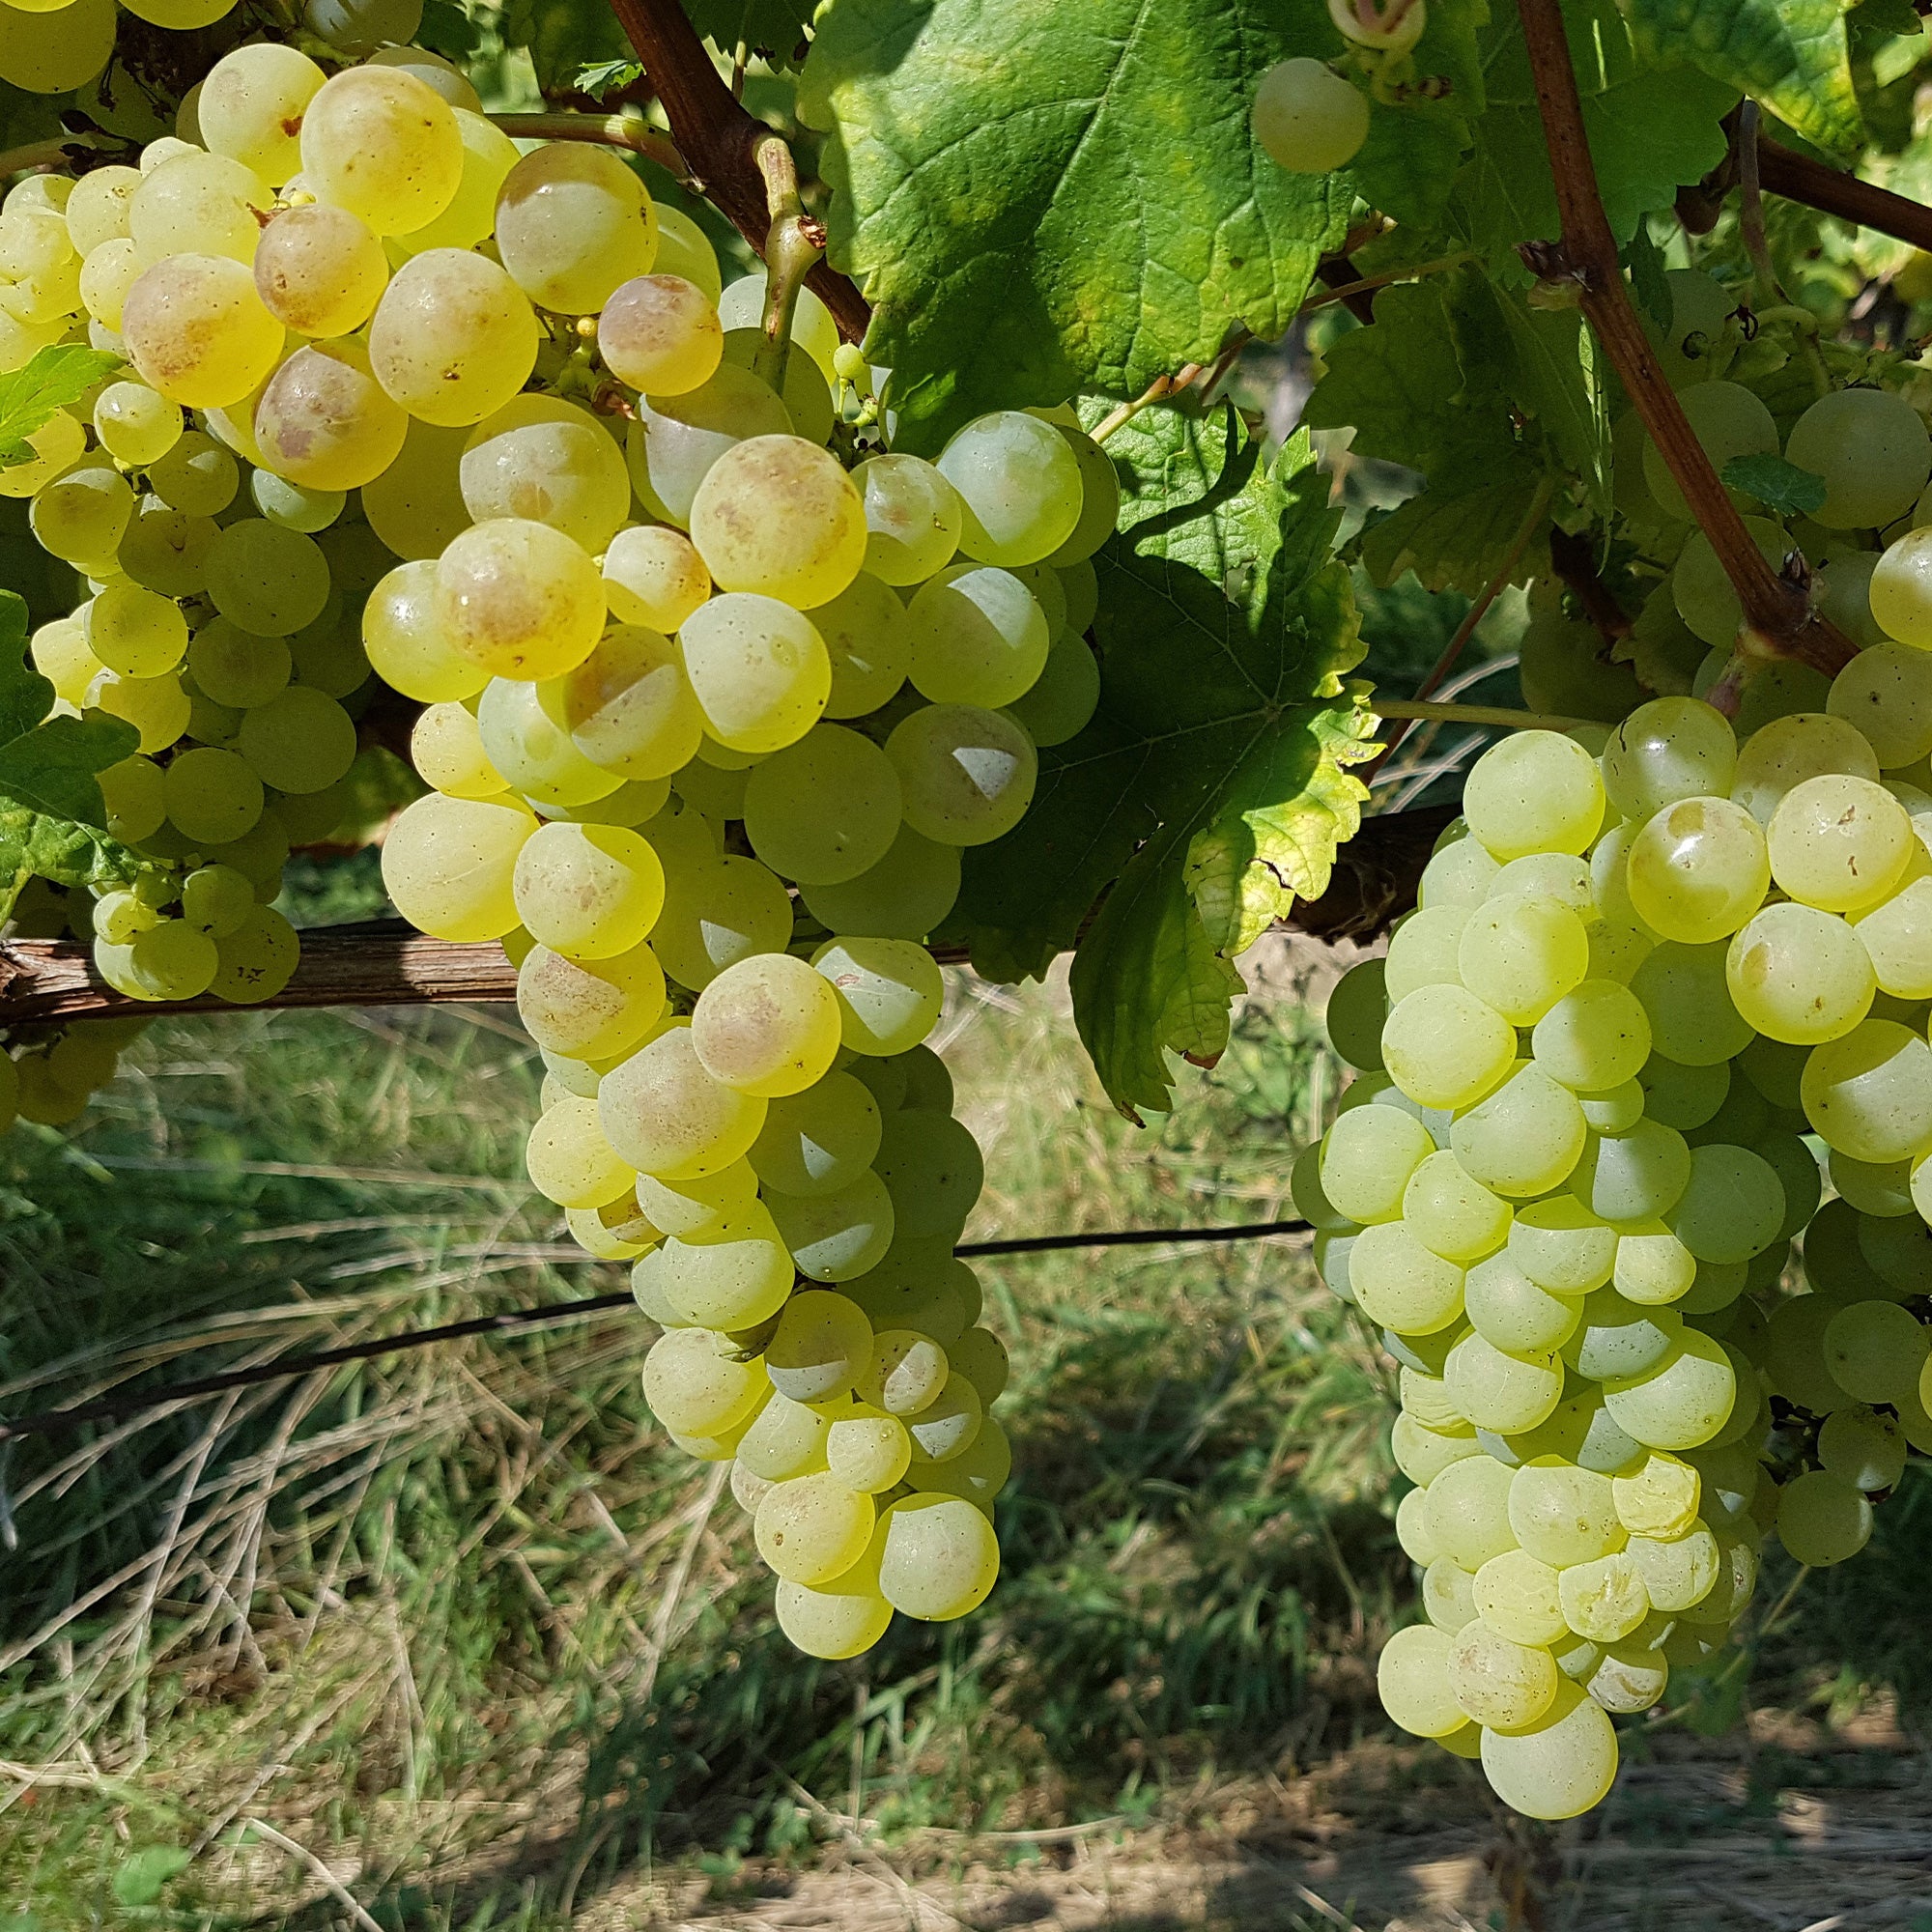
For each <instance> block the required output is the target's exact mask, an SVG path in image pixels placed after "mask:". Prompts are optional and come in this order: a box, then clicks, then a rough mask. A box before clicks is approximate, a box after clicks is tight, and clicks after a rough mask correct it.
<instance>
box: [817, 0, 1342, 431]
mask: <svg viewBox="0 0 1932 1932" xmlns="http://www.w3.org/2000/svg"><path fill="white" fill-rule="evenodd" d="M1291 15H1292V16H1293V17H1289V16H1291ZM1316 18H1317V14H1316V12H1315V10H1314V9H1313V8H1312V7H1311V6H1309V5H1308V4H1306V0H1295V4H1294V5H1293V6H1292V7H1288V8H1284V7H1280V6H1276V5H1273V4H1270V3H1269V0H1161V4H1160V5H1158V6H1152V5H1150V4H1148V0H1083V3H1082V4H1081V5H1078V6H1067V5H1065V4H1064V0H834V4H833V5H832V6H831V7H830V8H829V9H828V10H826V11H825V12H824V13H823V14H822V15H821V17H820V19H819V22H818V38H817V40H816V41H815V42H814V43H813V44H812V49H811V55H810V59H809V60H808V61H807V62H806V65H805V71H804V74H803V77H802V80H801V85H800V94H799V112H800V115H801V117H802V118H803V119H804V120H805V121H806V122H807V123H808V124H809V125H810V126H811V127H814V128H820V129H822V130H824V131H825V133H826V135H827V137H828V138H827V140H826V144H825V149H824V153H823V156H822V158H821V162H820V165H821V169H822V171H823V173H824V176H825V178H826V180H827V181H828V182H829V183H830V184H831V185H832V187H833V189H834V194H833V199H832V205H831V210H830V214H829V222H830V227H831V254H832V259H833V260H834V262H835V263H836V264H837V265H838V267H839V268H841V269H843V270H846V271H847V272H848V273H850V274H852V275H854V276H856V277H857V279H858V280H859V282H860V285H861V286H862V288H863V289H864V291H865V293H866V296H867V298H868V299H869V300H870V301H871V303H872V305H873V322H872V330H871V334H870V335H869V337H868V338H867V342H868V348H869V351H870V353H871V355H872V356H873V358H874V359H875V360H877V361H879V362H883V363H887V364H890V365H891V367H892V369H893V384H892V399H893V402H894V405H895V408H896V409H897V410H898V412H899V418H898V433H897V437H896V441H897V444H898V446H899V447H901V448H907V449H913V450H923V451H928V452H929V451H931V450H932V449H933V448H935V447H936V446H937V445H938V444H939V443H941V442H943V441H944V440H945V439H946V438H947V436H948V435H950V434H951V432H952V430H953V429H955V428H957V427H958V426H959V424H961V423H962V422H964V421H966V420H967V419H968V418H969V417H971V416H974V415H977V414H979V413H980V412H983V411H986V410H989V409H996V408H1015V407H1018V406H1020V405H1022V404H1026V403H1051V402H1057V401H1059V400H1061V399H1062V398H1064V397H1065V396H1068V395H1070V394H1072V393H1074V392H1075V391H1076V390H1080V389H1089V390H1097V391H1102V392H1105V393H1108V394H1112V395H1129V394H1133V393H1136V392H1138V391H1139V390H1141V389H1143V388H1145V387H1146V386H1147V384H1149V383H1150V382H1151V381H1152V380H1153V378H1154V377H1156V376H1158V375H1161V374H1163V373H1168V372H1171V371H1173V370H1175V369H1178V368H1179V367H1180V366H1182V365H1183V364H1184V363H1187V362H1190V361H1206V360H1209V359H1211V358H1212V357H1213V356H1214V355H1217V354H1218V353H1219V351H1220V349H1221V346H1222V344H1223V342H1224V341H1225V340H1226V339H1227V336H1228V334H1229V331H1230V330H1231V329H1232V328H1234V327H1236V325H1245V326H1246V327H1249V328H1251V329H1252V330H1254V332H1255V333H1256V334H1258V335H1261V336H1264V337H1273V336H1276V335H1279V334H1281V333H1282V332H1283V331H1284V330H1285V329H1286V328H1287V327H1288V326H1289V324H1290V322H1291V321H1292V320H1293V316H1294V311H1295V308H1296V306H1297V305H1298V304H1299V302H1300V300H1301V298H1302V296H1303V294H1304V293H1305V292H1306V290H1307V287H1308V284H1309V280H1310V277H1311V276H1312V275H1313V273H1314V271H1315V267H1316V264H1317V262H1318V261H1319V259H1320V258H1321V253H1322V251H1323V249H1325V248H1328V247H1332V246H1334V245H1336V244H1338V243H1339V242H1340V241H1341V240H1342V237H1343V234H1344V223H1345V221H1346V219H1347V215H1348V211H1349V206H1350V195H1351V188H1350V180H1349V177H1348V175H1347V174H1338V175H1333V176H1311V175H1293V174H1289V173H1287V172H1286V171H1285V170H1283V169H1281V168H1279V167H1277V166H1276V165H1275V164H1274V163H1273V162H1272V161H1271V160H1269V159H1268V157H1267V156H1265V155H1264V153H1263V152H1262V151H1261V149H1260V147H1259V146H1258V145H1257V144H1256V142H1255V140H1254V138H1253V133H1252V129H1251V128H1250V124H1249V103H1250V102H1251V101H1252V99H1253V98H1254V92H1255V88H1256V86H1257V84H1258V83H1259V82H1260V80H1261V77H1262V75H1263V74H1264V72H1265V71H1267V69H1268V68H1269V67H1270V66H1271V65H1272V64H1273V63H1274V62H1275V61H1276V60H1278V59H1280V58H1282V57H1283V56H1284V55H1287V54H1290V53H1294V52H1303V51H1306V49H1307V45H1308V44H1309V43H1308V34H1309V33H1310V32H1312V31H1313V28H1312V27H1311V26H1310V25H1308V24H1307V23H1309V22H1312V21H1314V20H1315V19H1316ZM1297 20H1298V21H1299V22H1300V23H1301V24H1300V27H1299V29H1298V30H1297V28H1296V21H1297ZM1321 34H1322V39H1321V45H1323V46H1324V47H1326V46H1332V44H1333V42H1334V29H1333V28H1332V26H1328V25H1327V24H1326V23H1325V22H1323V23H1322V25H1321Z"/></svg>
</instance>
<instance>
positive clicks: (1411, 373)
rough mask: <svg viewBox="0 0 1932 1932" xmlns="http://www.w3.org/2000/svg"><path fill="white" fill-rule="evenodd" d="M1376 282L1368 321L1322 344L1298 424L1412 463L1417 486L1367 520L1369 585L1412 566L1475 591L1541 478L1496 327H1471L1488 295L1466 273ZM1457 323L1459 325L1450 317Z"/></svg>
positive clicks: (1434, 582)
mask: <svg viewBox="0 0 1932 1932" xmlns="http://www.w3.org/2000/svg"><path fill="white" fill-rule="evenodd" d="M1451 297H1452V287H1451V285H1450V284H1447V283H1445V282H1443V281H1441V280H1440V279H1437V280H1433V281H1427V282H1416V283H1410V284H1405V285H1402V286H1399V287H1395V288H1390V289H1385V290H1383V291H1382V293H1381V294H1380V295H1379V296H1378V297H1377V298H1376V320H1375V322H1374V323H1373V324H1372V325H1371V326H1370V327H1367V328H1357V329H1354V330H1351V331H1350V333H1349V334H1347V335H1344V336H1342V337H1340V338H1338V339H1337V341H1336V342H1334V343H1333V344H1332V345H1331V347H1330V349H1329V351H1328V367H1327V372H1326V373H1325V374H1324V375H1323V377H1322V379H1321V382H1320V383H1318V384H1316V386H1315V390H1314V393H1313V394H1312V395H1311V396H1310V397H1309V399H1308V403H1307V406H1306V408H1305V409H1304V410H1303V412H1302V420H1303V422H1305V423H1307V424H1308V425H1309V426H1310V427H1312V428H1315V429H1346V428H1352V429H1353V430H1354V432H1355V435H1354V441H1353V444H1352V447H1353V449H1354V450H1355V452H1356V453H1357V454H1359V455H1362V456H1373V457H1379V458H1380V459H1381V460H1382V461H1383V462H1386V463H1399V464H1402V465H1403V466H1404V467H1406V469H1415V470H1419V471H1421V473H1422V476H1423V488H1422V490H1421V492H1420V493H1419V494H1418V495H1417V496H1415V497H1411V498H1410V499H1409V500H1408V501H1407V502H1406V503H1404V504H1403V505H1402V506H1401V507H1400V508H1399V509H1397V510H1395V511H1393V512H1392V513H1391V514H1390V515H1389V516H1387V517H1385V518H1383V519H1382V520H1381V521H1380V522H1379V523H1378V524H1376V525H1374V526H1371V527H1370V528H1369V529H1368V530H1367V531H1366V532H1365V534H1364V536H1363V538H1362V556H1363V559H1364V561H1365V562H1366V563H1367V564H1368V566H1369V568H1370V570H1371V571H1372V572H1373V573H1374V575H1375V577H1376V580H1377V582H1381V583H1390V582H1394V581H1395V580H1396V579H1397V578H1398V577H1400V576H1401V575H1402V573H1403V572H1404V571H1405V570H1410V569H1412V570H1413V571H1414V572H1415V574H1416V576H1417V577H1418V578H1420V579H1421V580H1422V582H1423V583H1424V584H1425V585H1426V586H1427V587H1428V588H1429V589H1431V590H1442V589H1460V590H1464V591H1466V592H1468V593H1469V594H1471V595H1474V594H1475V593H1476V592H1477V591H1479V590H1480V589H1481V588H1482V586H1483V585H1484V584H1485V583H1486V582H1488V581H1489V579H1490V578H1491V576H1492V574H1493V573H1494V571H1495V569H1496V568H1497V566H1498V565H1499V564H1500V562H1501V560H1502V558H1503V556H1504V554H1505V553H1506V552H1507V550H1508V548H1509V545H1510V543H1511V541H1512V540H1513V539H1514V537H1515V535H1516V533H1517V531H1518V529H1519V527H1520V525H1521V523H1522V520H1523V518H1524V516H1525V515H1526V514H1527V512H1528V510H1529V507H1530V504H1531V502H1532V501H1533V499H1534V497H1535V496H1536V493H1537V491H1538V489H1539V488H1540V487H1541V486H1542V484H1543V482H1544V479H1545V477H1546V475H1547V474H1548V465H1547V463H1546V462H1545V460H1544V457H1543V454H1542V452H1541V451H1540V449H1538V448H1536V447H1534V446H1532V445H1531V443H1529V442H1528V441H1526V440H1525V439H1524V437H1523V434H1522V431H1521V429H1520V426H1519V424H1518V423H1517V421H1516V420H1515V417H1514V413H1513V412H1514V410H1515V409H1516V408H1517V407H1519V406H1518V405H1517V404H1516V403H1515V402H1514V400H1513V387H1514V384H1515V382H1516V380H1517V376H1516V369H1515V362H1514V355H1513V352H1512V349H1511V342H1510V338H1509V336H1508V333H1507V331H1506V329H1505V328H1504V327H1501V326H1500V325H1497V324H1493V323H1492V327H1490V329H1489V331H1488V333H1487V335H1485V334H1484V333H1483V331H1482V330H1481V328H1480V327H1478V321H1477V320H1472V317H1473V318H1476V319H1479V318H1480V316H1481V314H1482V312H1483V304H1484V303H1488V302H1492V301H1493V300H1494V299H1495V297H1494V296H1493V294H1492V292H1491V290H1490V289H1489V288H1488V286H1487V285H1486V284H1484V283H1483V281H1482V278H1481V277H1480V276H1479V275H1477V274H1475V273H1474V272H1473V271H1470V272H1468V273H1465V274H1464V275H1463V276H1461V277H1459V278H1457V283H1456V285H1455V299H1456V301H1457V303H1458V310H1457V312H1456V313H1454V314H1452V309H1451ZM1459 318H1460V320H1461V323H1462V327H1461V329H1460V331H1459V327H1458V321H1459Z"/></svg>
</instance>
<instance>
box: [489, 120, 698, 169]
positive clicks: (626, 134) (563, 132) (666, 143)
mask: <svg viewBox="0 0 1932 1932" xmlns="http://www.w3.org/2000/svg"><path fill="white" fill-rule="evenodd" d="M489 118H490V119H491V120H492V121H493V122H494V123H495V124H496V125H497V127H498V128H501V129H502V130H503V132H504V133H506V134H508V135H510V136H511V138H512V139H514V140H521V141H596V142H598V143H599V144H601V145H602V146H604V147H607V148H628V149H629V150H630V151H631V153H632V154H634V155H641V156H643V157H644V158H645V159H646V160H647V161H655V162H656V163H657V164H658V166H659V167H661V168H663V169H664V170H665V172H666V173H667V174H670V175H674V176H676V178H677V179H678V180H679V181H681V182H685V183H689V182H690V181H691V179H692V175H691V169H690V168H689V167H688V166H687V165H686V164H685V158H684V156H683V155H682V154H680V153H679V152H678V148H677V143H676V142H674V141H673V140H672V139H671V138H670V136H669V135H668V134H661V133H659V132H658V130H657V129H656V128H653V127H652V126H651V125H650V123H649V122H647V121H646V120H644V119H643V117H642V116H641V115H638V114H492V115H491V116H490V117H489Z"/></svg>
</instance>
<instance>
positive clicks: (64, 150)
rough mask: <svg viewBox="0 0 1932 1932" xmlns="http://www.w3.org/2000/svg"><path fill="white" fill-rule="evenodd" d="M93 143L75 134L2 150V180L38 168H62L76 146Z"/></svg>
mask: <svg viewBox="0 0 1932 1932" xmlns="http://www.w3.org/2000/svg"><path fill="white" fill-rule="evenodd" d="M91 146H92V143H90V142H88V141H85V140H83V139H81V138H80V137H78V136H77V135H73V134H67V135H64V136H62V138H61V139H59V140H58V141H29V142H28V143H27V144H26V146H25V147H22V148H7V149H4V150H0V180H4V179H5V178H7V177H8V176H11V175H23V174H27V173H28V172H30V171H31V170H34V169H37V168H62V167H65V166H67V165H68V163H70V162H71V160H72V159H73V158H74V155H73V151H74V150H75V149H76V148H80V149H86V148H89V147H91Z"/></svg>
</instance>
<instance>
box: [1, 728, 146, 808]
mask: <svg viewBox="0 0 1932 1932" xmlns="http://www.w3.org/2000/svg"><path fill="white" fill-rule="evenodd" d="M140 742H141V734H140V733H139V732H138V731H136V730H135V729H134V727H133V725H129V724H128V723H127V722H126V721H125V720H123V719H120V718H110V717H109V716H108V715H107V713H106V712H104V711H96V712H93V713H91V714H90V715H89V716H87V717H85V718H49V719H47V720H46V722H45V723H44V724H41V725H35V726H34V728H33V729H32V730H31V731H23V732H21V733H20V734H19V736H17V737H15V738H13V739H11V740H9V741H8V742H7V743H6V744H4V745H0V801H8V802H11V803H12V804H14V805H16V806H22V807H24V808H25V809H26V810H29V811H36V812H42V813H44V814H45V815H47V816H48V817H51V818H60V819H72V820H74V821H75V822H77V823H78V824H81V825H87V826H96V827H101V828H104V827H105V826H106V823H107V811H106V808H105V807H104V806H103V805H102V804H101V800H100V785H99V781H98V780H97V779H96V776H95V775H96V774H97V773H98V772H104V771H105V770H106V769H107V767H108V766H109V765H118V764H119V763H120V762H121V760H122V759H123V758H128V757H132V756H133V754H134V753H135V752H136V751H137V750H138V749H139V748H140Z"/></svg>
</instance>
